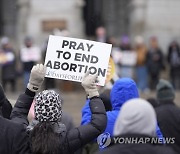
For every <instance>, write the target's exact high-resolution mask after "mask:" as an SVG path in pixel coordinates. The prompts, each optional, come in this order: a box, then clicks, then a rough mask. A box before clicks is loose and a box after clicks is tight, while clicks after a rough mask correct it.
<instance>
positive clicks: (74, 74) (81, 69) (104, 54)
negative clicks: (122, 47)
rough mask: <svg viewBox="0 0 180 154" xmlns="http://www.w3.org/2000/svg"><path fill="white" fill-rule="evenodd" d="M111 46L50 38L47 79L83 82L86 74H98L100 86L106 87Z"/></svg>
mask: <svg viewBox="0 0 180 154" xmlns="http://www.w3.org/2000/svg"><path fill="white" fill-rule="evenodd" d="M111 48H112V45H111V44H107V43H100V42H95V41H89V40H83V39H76V38H69V37H61V36H53V35H50V36H49V42H48V47H47V52H46V59H45V65H46V67H47V71H46V77H49V78H56V79H63V80H70V81H77V82H81V81H82V78H83V76H84V74H85V73H86V72H87V71H88V70H90V74H98V80H99V83H98V85H100V86H104V84H105V80H106V73H107V68H108V63H109V57H110V53H111Z"/></svg>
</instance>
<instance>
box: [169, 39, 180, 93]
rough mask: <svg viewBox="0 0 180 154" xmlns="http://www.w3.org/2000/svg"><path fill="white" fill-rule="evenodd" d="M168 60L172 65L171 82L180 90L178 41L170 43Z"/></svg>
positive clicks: (179, 49) (179, 51) (179, 50)
mask: <svg viewBox="0 0 180 154" xmlns="http://www.w3.org/2000/svg"><path fill="white" fill-rule="evenodd" d="M167 60H168V63H169V65H170V78H171V82H172V84H173V86H174V88H175V89H178V90H180V48H179V44H178V43H177V42H176V41H173V42H171V44H170V45H169V48H168V56H167Z"/></svg>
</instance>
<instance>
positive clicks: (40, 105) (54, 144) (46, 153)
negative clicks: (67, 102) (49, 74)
mask: <svg viewBox="0 0 180 154" xmlns="http://www.w3.org/2000/svg"><path fill="white" fill-rule="evenodd" d="M61 104H62V99H61V97H60V95H59V94H57V93H56V92H55V91H53V90H44V91H42V92H40V93H39V94H38V95H37V96H36V97H35V105H34V116H35V120H37V121H38V122H39V123H38V124H37V125H36V126H35V127H34V128H33V130H32V132H31V143H32V152H33V154H58V153H59V152H60V149H61V148H62V147H61V141H60V137H59V136H60V135H59V130H58V131H56V130H57V126H58V122H59V121H60V120H61V116H62V110H61ZM58 129H59V128H58Z"/></svg>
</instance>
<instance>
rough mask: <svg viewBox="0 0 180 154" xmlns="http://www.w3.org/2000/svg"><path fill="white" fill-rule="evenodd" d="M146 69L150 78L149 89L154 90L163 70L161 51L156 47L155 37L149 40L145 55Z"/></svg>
mask: <svg viewBox="0 0 180 154" xmlns="http://www.w3.org/2000/svg"><path fill="white" fill-rule="evenodd" d="M146 59H147V61H146V62H147V68H148V73H149V77H150V83H149V85H150V88H151V90H155V88H156V85H157V83H158V81H159V77H160V72H161V71H162V70H163V69H164V58H163V53H162V51H161V49H160V48H159V46H158V40H157V38H156V37H151V38H150V48H149V50H148V53H147V58H146Z"/></svg>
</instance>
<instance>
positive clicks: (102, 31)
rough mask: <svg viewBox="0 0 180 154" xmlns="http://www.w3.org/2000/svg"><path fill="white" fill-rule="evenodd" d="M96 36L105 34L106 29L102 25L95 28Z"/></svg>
mask: <svg viewBox="0 0 180 154" xmlns="http://www.w3.org/2000/svg"><path fill="white" fill-rule="evenodd" d="M96 36H97V37H105V36H106V29H105V28H104V27H103V26H100V27H97V28H96Z"/></svg>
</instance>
